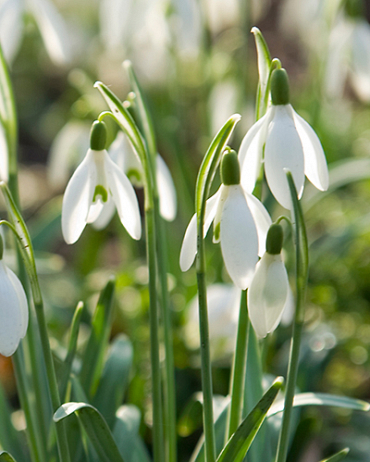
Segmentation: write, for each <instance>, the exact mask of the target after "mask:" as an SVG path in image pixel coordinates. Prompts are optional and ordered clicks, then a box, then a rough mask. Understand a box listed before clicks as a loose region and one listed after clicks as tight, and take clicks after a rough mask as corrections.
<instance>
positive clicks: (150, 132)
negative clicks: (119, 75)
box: [123, 60, 157, 158]
mask: <svg viewBox="0 0 370 462" xmlns="http://www.w3.org/2000/svg"><path fill="white" fill-rule="evenodd" d="M123 66H124V67H125V69H126V70H127V73H128V77H129V79H130V83H131V87H132V89H133V91H134V93H135V96H136V98H135V102H136V105H137V109H138V111H137V112H138V116H139V120H140V122H141V126H142V132H143V134H144V136H145V139H146V142H147V143H148V150H149V153H150V155H151V156H153V157H154V158H155V156H156V155H157V147H156V142H155V133H154V127H153V120H152V117H151V116H150V113H149V111H148V104H147V103H146V101H145V98H144V95H143V92H142V91H141V87H140V84H139V81H138V79H137V77H136V74H135V72H134V69H133V67H132V64H131V61H129V60H126V61H124V63H123Z"/></svg>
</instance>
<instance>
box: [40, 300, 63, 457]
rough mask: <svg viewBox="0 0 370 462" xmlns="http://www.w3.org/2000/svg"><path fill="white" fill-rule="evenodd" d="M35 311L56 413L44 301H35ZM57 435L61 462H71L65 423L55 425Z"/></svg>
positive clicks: (54, 388)
mask: <svg viewBox="0 0 370 462" xmlns="http://www.w3.org/2000/svg"><path fill="white" fill-rule="evenodd" d="M35 310H36V316H37V322H38V326H39V332H40V339H41V346H42V351H43V355H44V361H45V367H46V373H47V378H48V383H49V391H50V397H51V404H52V407H53V412H55V411H56V410H57V409H58V408H59V407H60V404H61V402H60V397H59V390H58V383H57V378H56V374H55V368H54V361H53V357H52V354H51V350H50V343H49V337H48V332H47V328H46V320H45V313H44V306H43V302H42V300H38V301H35ZM55 427H56V433H57V443H58V451H59V459H60V461H61V462H70V460H71V459H70V455H69V448H68V441H67V434H66V430H65V425H64V422H63V421H60V422H58V423H56V424H55Z"/></svg>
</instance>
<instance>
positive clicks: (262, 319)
mask: <svg viewBox="0 0 370 462" xmlns="http://www.w3.org/2000/svg"><path fill="white" fill-rule="evenodd" d="M282 246H283V230H282V227H281V226H280V225H278V224H273V225H272V226H271V227H270V229H269V231H268V234H267V238H266V252H265V253H264V255H263V256H262V258H261V260H260V262H259V263H258V265H257V268H256V272H255V274H254V276H253V280H252V282H251V285H250V287H249V289H248V293H247V298H248V312H249V318H250V320H251V323H252V326H253V328H254V330H255V332H256V334H257V335H258V337H261V338H263V337H266V335H267V334H269V333H270V332H272V331H274V330H275V329H276V327H277V326H278V324H279V322H280V320H281V317H282V315H283V312H284V308H285V306H286V303H287V301H288V295H289V282H288V275H287V272H286V269H285V265H284V263H283V259H282V256H281V249H282Z"/></svg>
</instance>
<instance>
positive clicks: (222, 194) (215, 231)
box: [212, 184, 229, 244]
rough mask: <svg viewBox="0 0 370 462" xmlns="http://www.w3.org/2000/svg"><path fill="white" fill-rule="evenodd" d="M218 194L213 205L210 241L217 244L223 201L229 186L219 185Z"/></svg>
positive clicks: (219, 236) (227, 193) (219, 238)
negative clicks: (211, 236)
mask: <svg viewBox="0 0 370 462" xmlns="http://www.w3.org/2000/svg"><path fill="white" fill-rule="evenodd" d="M218 194H219V196H220V198H219V200H218V202H217V206H216V207H215V218H214V220H213V238H212V241H213V243H214V244H217V243H218V242H220V240H221V233H220V227H221V218H222V211H223V208H224V203H225V201H226V199H227V197H228V195H229V188H227V187H225V185H223V184H222V185H221V186H220V188H219V190H218Z"/></svg>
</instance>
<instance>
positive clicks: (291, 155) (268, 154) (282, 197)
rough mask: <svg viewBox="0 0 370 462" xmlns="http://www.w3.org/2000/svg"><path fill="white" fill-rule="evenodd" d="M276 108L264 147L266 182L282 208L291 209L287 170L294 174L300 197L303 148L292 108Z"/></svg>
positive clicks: (302, 175)
mask: <svg viewBox="0 0 370 462" xmlns="http://www.w3.org/2000/svg"><path fill="white" fill-rule="evenodd" d="M275 108H276V112H275V116H274V118H273V120H272V121H271V123H270V125H269V130H268V135H267V139H266V146H265V173H266V180H267V183H268V185H269V188H270V190H271V192H272V194H273V195H274V196H275V199H276V200H277V201H278V202H279V203H280V204H281V205H282V206H283V207H285V208H286V209H290V208H291V198H290V192H289V186H288V181H287V178H286V174H285V172H284V168H287V169H289V170H290V171H291V172H292V176H293V179H294V183H295V186H296V188H297V191H298V196H299V197H300V196H301V195H302V192H303V184H304V157H303V148H302V143H301V140H300V138H299V136H298V132H297V129H296V127H295V125H294V120H293V115H292V109H291V106H290V105H286V106H283V105H279V106H275Z"/></svg>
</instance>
